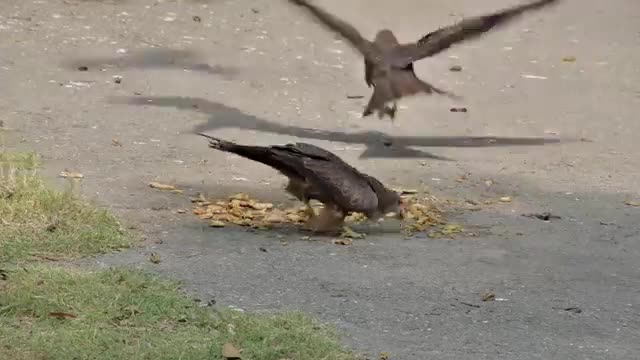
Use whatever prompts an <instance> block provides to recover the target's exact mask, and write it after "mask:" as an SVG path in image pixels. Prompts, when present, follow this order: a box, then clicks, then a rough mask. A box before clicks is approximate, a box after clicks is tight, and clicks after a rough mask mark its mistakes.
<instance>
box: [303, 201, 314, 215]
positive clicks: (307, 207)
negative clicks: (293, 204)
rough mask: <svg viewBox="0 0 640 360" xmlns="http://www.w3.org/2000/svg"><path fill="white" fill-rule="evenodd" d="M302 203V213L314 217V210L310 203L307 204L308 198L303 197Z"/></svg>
mask: <svg viewBox="0 0 640 360" xmlns="http://www.w3.org/2000/svg"><path fill="white" fill-rule="evenodd" d="M304 205H305V209H304V213H305V214H307V216H308V217H309V219H313V218H315V217H316V212H315V211H314V210H313V207H312V206H311V204H309V200H308V199H305V201H304Z"/></svg>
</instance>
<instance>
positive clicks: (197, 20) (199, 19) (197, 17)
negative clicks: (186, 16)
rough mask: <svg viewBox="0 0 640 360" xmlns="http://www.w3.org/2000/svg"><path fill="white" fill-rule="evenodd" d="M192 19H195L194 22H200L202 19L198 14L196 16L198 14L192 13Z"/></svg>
mask: <svg viewBox="0 0 640 360" xmlns="http://www.w3.org/2000/svg"><path fill="white" fill-rule="evenodd" d="M193 21H195V22H201V21H202V19H201V18H200V16H198V15H194V16H193Z"/></svg>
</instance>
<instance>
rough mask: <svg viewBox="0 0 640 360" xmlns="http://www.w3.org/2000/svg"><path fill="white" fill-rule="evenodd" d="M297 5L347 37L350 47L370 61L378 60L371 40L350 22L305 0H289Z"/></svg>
mask: <svg viewBox="0 0 640 360" xmlns="http://www.w3.org/2000/svg"><path fill="white" fill-rule="evenodd" d="M289 1H290V2H292V3H294V4H297V5H299V6H303V7H305V8H306V9H307V10H308V11H309V12H310V13H311V14H312V15H313V16H314V17H315V18H316V19H318V20H319V21H320V22H321V23H322V24H323V25H324V26H325V27H327V28H328V29H330V30H332V31H334V32H336V33H338V34H340V35H341V36H342V37H344V38H345V39H347V41H348V42H349V43H350V44H351V46H352V47H354V48H356V49H357V50H358V51H359V52H360V53H361V54H362V55H363V56H364V57H365V58H367V59H368V60H369V61H371V62H377V61H379V60H378V59H377V57H376V56H375V54H374V50H373V47H372V46H371V44H372V43H371V41H369V40H367V39H365V38H364V37H363V36H362V34H360V32H359V31H358V30H357V29H356V28H354V27H353V26H352V25H351V24H349V23H347V22H345V21H344V20H342V19H339V18H338V17H336V16H334V15H332V14H329V13H328V12H326V11H325V10H323V9H321V8H319V7H317V6H315V5H313V4H310V3H309V2H307V1H306V0H289Z"/></svg>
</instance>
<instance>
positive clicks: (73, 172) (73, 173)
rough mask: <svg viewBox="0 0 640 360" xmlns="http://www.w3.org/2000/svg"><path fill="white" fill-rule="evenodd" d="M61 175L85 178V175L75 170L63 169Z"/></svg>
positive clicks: (68, 177) (69, 177)
mask: <svg viewBox="0 0 640 360" xmlns="http://www.w3.org/2000/svg"><path fill="white" fill-rule="evenodd" d="M60 177H63V178H67V179H82V178H84V175H82V174H81V173H79V172H75V171H63V172H61V173H60Z"/></svg>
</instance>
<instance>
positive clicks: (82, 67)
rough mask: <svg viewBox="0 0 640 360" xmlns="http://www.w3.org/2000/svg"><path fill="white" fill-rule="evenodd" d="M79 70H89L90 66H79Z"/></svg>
mask: <svg viewBox="0 0 640 360" xmlns="http://www.w3.org/2000/svg"><path fill="white" fill-rule="evenodd" d="M78 71H89V68H88V67H86V66H79V67H78Z"/></svg>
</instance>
